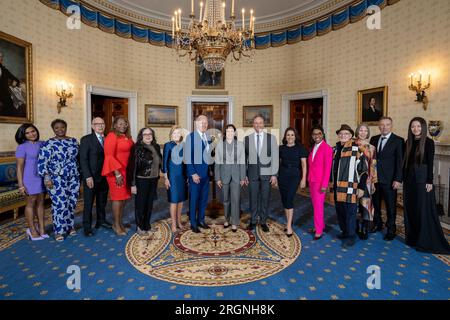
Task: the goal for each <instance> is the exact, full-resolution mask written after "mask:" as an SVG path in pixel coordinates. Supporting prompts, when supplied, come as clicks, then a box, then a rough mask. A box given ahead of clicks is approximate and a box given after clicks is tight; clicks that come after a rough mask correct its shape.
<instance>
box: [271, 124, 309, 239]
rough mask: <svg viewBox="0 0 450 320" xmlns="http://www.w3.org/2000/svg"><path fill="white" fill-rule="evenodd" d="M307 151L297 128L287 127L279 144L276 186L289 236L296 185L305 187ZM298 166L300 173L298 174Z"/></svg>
mask: <svg viewBox="0 0 450 320" xmlns="http://www.w3.org/2000/svg"><path fill="white" fill-rule="evenodd" d="M307 159H308V151H306V149H305V147H303V145H302V144H301V143H300V139H299V137H298V134H297V130H295V129H294V128H287V129H286V131H285V132H284V138H283V145H281V146H280V170H279V172H278V187H279V189H280V195H281V201H282V203H283V208H284V212H285V213H286V220H287V224H286V232H287V236H288V237H291V236H292V234H293V231H292V216H293V215H294V196H295V194H296V192H297V189H298V185H299V184H300V188H302V189H303V188H305V187H306V177H307V174H306V162H307ZM300 167H301V168H302V174H301V175H300Z"/></svg>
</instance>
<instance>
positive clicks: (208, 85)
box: [195, 59, 225, 89]
mask: <svg viewBox="0 0 450 320" xmlns="http://www.w3.org/2000/svg"><path fill="white" fill-rule="evenodd" d="M195 89H225V69H222V70H221V71H219V72H209V71H208V70H206V69H205V67H204V66H203V60H201V59H199V60H198V61H197V63H196V64H195Z"/></svg>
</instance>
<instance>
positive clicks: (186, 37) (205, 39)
mask: <svg viewBox="0 0 450 320" xmlns="http://www.w3.org/2000/svg"><path fill="white" fill-rule="evenodd" d="M194 9H195V8H194V0H191V14H190V16H189V17H190V23H189V26H188V28H187V30H183V29H182V27H181V10H180V9H178V10H177V11H175V14H174V17H172V39H173V42H172V46H173V48H174V49H175V50H176V53H177V55H178V56H179V57H185V56H187V55H189V58H190V59H191V61H193V60H195V61H197V62H199V61H203V66H204V67H205V69H206V70H208V71H209V72H219V71H221V70H222V69H223V67H224V65H225V61H226V60H227V57H228V55H229V54H230V53H231V54H232V59H234V60H236V61H239V60H240V59H241V58H242V57H246V58H251V57H252V56H253V54H254V49H255V42H254V34H255V17H254V15H253V10H250V20H249V23H247V24H246V23H245V9H242V25H241V27H240V28H237V27H236V25H235V21H236V16H235V11H234V0H231V16H230V18H229V19H228V21H227V20H226V18H225V12H226V10H225V9H226V3H225V1H224V0H206V3H205V5H203V2H200V14H199V19H198V20H197V19H196V17H195V13H194Z"/></svg>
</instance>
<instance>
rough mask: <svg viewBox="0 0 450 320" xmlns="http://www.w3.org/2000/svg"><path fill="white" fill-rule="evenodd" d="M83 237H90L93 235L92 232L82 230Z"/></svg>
mask: <svg viewBox="0 0 450 320" xmlns="http://www.w3.org/2000/svg"><path fill="white" fill-rule="evenodd" d="M84 235H85V236H86V237H92V236H93V235H94V233H93V232H92V230H84Z"/></svg>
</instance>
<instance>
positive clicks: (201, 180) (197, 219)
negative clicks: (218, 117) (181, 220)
mask: <svg viewBox="0 0 450 320" xmlns="http://www.w3.org/2000/svg"><path fill="white" fill-rule="evenodd" d="M195 126H196V129H195V131H194V132H192V133H190V134H189V135H188V136H187V137H186V143H185V150H184V161H185V163H186V171H187V175H188V177H189V218H190V222H191V229H192V231H193V232H195V233H200V230H199V229H198V227H200V228H202V229H209V226H208V225H207V224H206V223H205V210H206V207H207V206H208V196H209V174H208V173H209V165H210V164H212V157H211V151H212V150H211V148H212V146H210V144H211V139H210V138H209V137H208V135H207V134H206V130H208V118H207V117H206V116H204V115H200V116H198V117H197V119H196V120H195Z"/></svg>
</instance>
